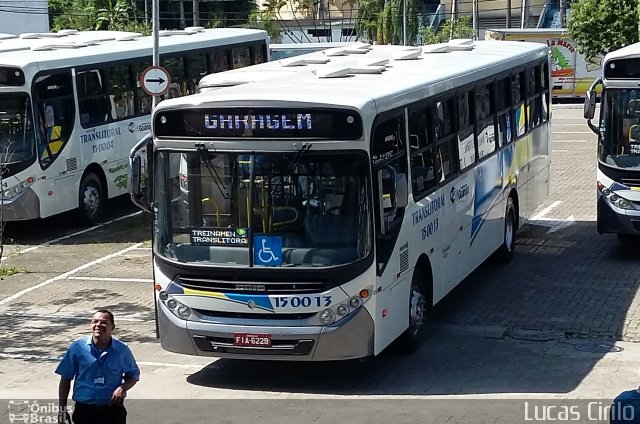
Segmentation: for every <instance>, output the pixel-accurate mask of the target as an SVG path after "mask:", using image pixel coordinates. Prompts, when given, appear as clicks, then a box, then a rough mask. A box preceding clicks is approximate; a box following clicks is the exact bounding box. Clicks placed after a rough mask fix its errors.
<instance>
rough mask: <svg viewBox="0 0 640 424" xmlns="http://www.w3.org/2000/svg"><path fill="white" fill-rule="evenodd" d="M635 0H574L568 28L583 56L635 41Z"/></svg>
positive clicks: (636, 38) (595, 54)
mask: <svg viewBox="0 0 640 424" xmlns="http://www.w3.org/2000/svg"><path fill="white" fill-rule="evenodd" d="M638 16H639V15H638V0H577V1H574V2H572V4H571V14H570V15H569V21H568V25H567V26H568V29H569V34H570V35H571V38H573V40H575V42H576V44H577V46H578V51H579V52H580V53H582V54H584V55H585V56H586V57H587V59H589V58H592V57H594V56H597V55H600V54H604V53H607V52H609V51H612V50H616V49H619V48H621V47H624V46H627V45H629V44H632V43H635V42H637V41H638V40H639V36H638Z"/></svg>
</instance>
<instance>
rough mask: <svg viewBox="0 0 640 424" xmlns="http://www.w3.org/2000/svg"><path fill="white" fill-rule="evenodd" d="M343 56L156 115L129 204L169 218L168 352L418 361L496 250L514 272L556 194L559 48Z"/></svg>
mask: <svg viewBox="0 0 640 424" xmlns="http://www.w3.org/2000/svg"><path fill="white" fill-rule="evenodd" d="M334 53H335V54H336V56H329V55H328V54H326V52H325V53H321V52H319V53H312V54H309V55H304V56H297V57H294V58H290V59H287V60H280V61H271V62H269V63H267V64H262V65H257V66H255V67H252V68H245V69H241V70H238V71H230V72H226V73H222V74H218V75H217V76H215V75H212V76H208V77H207V78H208V81H207V89H206V90H202V92H200V93H198V94H196V95H193V96H187V97H183V98H180V99H173V100H169V101H166V102H162V103H161V104H160V105H159V106H158V108H157V109H156V110H155V111H154V114H153V117H152V122H153V123H152V127H153V128H152V136H149V137H148V139H146V140H142V141H141V142H140V143H139V144H138V145H137V146H136V147H135V148H134V149H133V150H132V152H131V163H132V166H131V171H132V176H131V180H132V181H133V183H132V185H131V189H132V198H133V200H134V202H136V203H137V204H138V205H140V206H141V207H143V208H146V209H150V208H151V205H152V206H153V210H154V218H155V219H154V229H153V232H154V235H155V237H154V245H153V266H154V276H155V282H154V283H155V287H156V312H157V320H158V321H157V324H158V329H159V336H160V341H161V344H162V347H163V348H164V349H166V350H169V351H173V352H179V353H184V354H191V355H208V356H222V357H230V358H247V359H278V360H336V359H349V358H360V357H365V356H369V355H377V354H379V353H380V352H381V351H382V350H383V349H385V347H387V346H388V345H389V344H390V343H391V342H393V341H394V340H398V343H401V344H402V346H403V347H404V348H406V349H407V350H409V351H411V350H414V349H416V348H417V346H418V344H419V342H420V341H421V339H422V337H423V334H424V329H425V321H426V320H427V318H428V316H429V311H430V310H431V307H432V306H433V305H435V304H436V303H437V302H439V301H440V300H441V299H442V298H443V297H444V296H445V295H446V294H447V293H448V292H449V291H451V290H452V289H453V288H454V287H455V286H456V285H457V284H458V283H460V281H462V280H463V279H464V278H465V277H466V276H467V275H469V273H471V272H472V271H473V270H474V269H475V268H476V267H478V266H479V265H480V264H481V263H482V262H483V261H484V260H485V259H487V258H488V257H489V256H491V255H492V254H493V253H494V252H498V254H499V255H500V256H501V257H502V258H503V259H504V260H509V259H510V258H511V256H512V255H513V252H514V246H515V245H514V243H515V238H516V231H517V229H518V228H519V227H520V226H522V225H523V224H524V222H525V221H526V220H527V218H528V217H530V216H531V215H532V214H533V213H534V211H535V210H536V208H537V207H539V206H540V205H541V204H542V203H543V200H544V199H545V197H546V196H547V195H548V193H549V179H550V160H549V153H550V139H549V138H550V134H551V132H550V114H549V82H550V78H549V55H548V50H547V48H546V46H543V45H541V44H537V43H519V42H503V43H495V42H488V41H479V42H476V43H473V42H471V41H470V40H465V41H453V42H450V43H449V44H444V45H435V46H425V47H423V48H408V47H402V46H373V47H372V46H369V45H362V44H361V45H360V46H359V48H358V51H356V50H355V49H354V48H353V47H350V48H347V49H345V50H343V51H342V52H337V51H336V52H334ZM216 79H217V84H216ZM142 152H145V153H144V154H143V153H142ZM143 157H145V158H147V159H146V160H147V162H148V163H149V164H151V167H152V169H151V173H150V174H149V175H153V176H154V177H153V180H152V184H151V185H152V186H153V194H152V198H149V197H148V195H147V194H145V188H148V187H149V186H148V185H145V186H142V183H141V181H144V178H142V177H143V174H141V172H142V170H141V166H142V165H141V164H142V163H143V159H142V158H143ZM176 175H180V176H179V177H176ZM185 176H186V181H188V187H185V186H184V185H183V184H182V182H183V179H184V178H185ZM149 201H150V202H151V203H149Z"/></svg>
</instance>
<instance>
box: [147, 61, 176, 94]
mask: <svg viewBox="0 0 640 424" xmlns="http://www.w3.org/2000/svg"><path fill="white" fill-rule="evenodd" d="M140 82H141V84H142V89H143V90H144V91H145V92H146V93H147V94H148V95H150V96H162V95H163V94H165V93H166V92H167V90H168V89H169V84H170V82H171V77H170V76H169V71H167V70H166V69H165V68H163V67H161V66H149V67H148V68H147V69H145V70H144V71H143V72H142V74H141V75H140Z"/></svg>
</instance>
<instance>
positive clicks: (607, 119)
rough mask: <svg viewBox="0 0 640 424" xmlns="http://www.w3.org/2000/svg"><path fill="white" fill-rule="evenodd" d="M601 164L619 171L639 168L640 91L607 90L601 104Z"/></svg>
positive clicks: (599, 152) (599, 153) (599, 150)
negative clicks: (616, 168) (620, 169)
mask: <svg viewBox="0 0 640 424" xmlns="http://www.w3.org/2000/svg"><path fill="white" fill-rule="evenodd" d="M601 113H602V130H601V131H600V137H599V143H600V146H599V149H598V155H599V159H600V161H602V162H604V163H605V164H607V165H610V166H614V167H618V168H639V167H640V89H635V88H633V89H607V90H605V93H604V99H603V101H602V111H601Z"/></svg>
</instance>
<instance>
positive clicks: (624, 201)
mask: <svg viewBox="0 0 640 424" xmlns="http://www.w3.org/2000/svg"><path fill="white" fill-rule="evenodd" d="M615 205H616V206H617V207H619V208H620V209H631V204H630V203H629V201H628V200H627V199H623V198H622V197H619V198H618V200H616V202H615Z"/></svg>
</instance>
